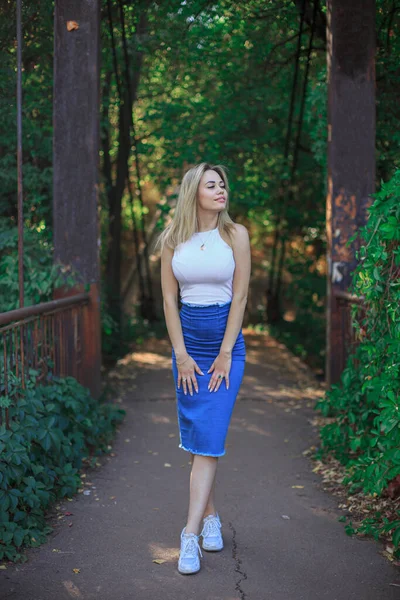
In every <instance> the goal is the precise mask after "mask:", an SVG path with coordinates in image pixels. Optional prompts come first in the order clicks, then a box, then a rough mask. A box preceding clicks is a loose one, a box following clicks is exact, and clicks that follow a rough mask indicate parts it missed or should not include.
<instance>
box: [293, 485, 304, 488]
mask: <svg viewBox="0 0 400 600" xmlns="http://www.w3.org/2000/svg"><path fill="white" fill-rule="evenodd" d="M292 488H298V489H303V488H304V485H292Z"/></svg>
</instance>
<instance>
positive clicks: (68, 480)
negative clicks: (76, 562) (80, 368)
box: [0, 370, 125, 562]
mask: <svg viewBox="0 0 400 600" xmlns="http://www.w3.org/2000/svg"><path fill="white" fill-rule="evenodd" d="M37 375H38V373H37V372H36V371H34V370H31V371H30V381H29V382H28V385H27V389H26V390H25V391H22V390H21V389H18V388H19V386H18V385H14V386H12V387H11V389H13V396H14V397H13V398H10V397H3V398H2V402H1V405H2V406H3V408H4V407H5V406H9V415H10V429H6V427H5V423H4V422H3V425H2V426H1V427H0V456H1V460H0V464H1V468H0V559H3V558H7V559H9V560H12V561H22V562H24V561H25V560H26V556H25V555H24V554H22V549H23V547H30V546H39V545H40V544H42V543H43V542H45V541H46V536H47V534H49V533H50V532H51V531H52V528H51V527H49V526H48V525H47V524H46V520H45V512H46V510H47V509H48V508H49V507H50V506H51V505H52V504H53V503H54V502H55V501H56V500H58V499H61V498H64V497H65V496H72V495H73V494H74V493H75V492H76V491H77V489H78V488H79V487H80V484H81V481H80V475H79V469H80V468H81V466H82V461H83V459H86V458H87V459H88V460H89V462H90V464H91V465H93V464H94V463H95V462H96V458H95V457H96V456H97V455H99V454H102V453H107V452H108V445H109V442H110V441H111V440H112V438H113V436H114V433H115V428H116V425H117V423H118V422H119V421H121V420H122V419H123V416H124V414H125V411H124V410H122V409H117V407H116V406H114V405H112V404H106V403H102V402H99V401H96V400H94V399H93V398H91V396H90V394H89V391H88V390H87V388H84V387H83V386H81V385H80V384H79V383H78V382H77V381H76V380H75V379H73V378H72V377H66V378H64V379H61V378H57V377H54V378H53V379H52V381H51V382H50V383H49V384H47V385H39V386H36V377H37ZM14 383H15V382H14Z"/></svg>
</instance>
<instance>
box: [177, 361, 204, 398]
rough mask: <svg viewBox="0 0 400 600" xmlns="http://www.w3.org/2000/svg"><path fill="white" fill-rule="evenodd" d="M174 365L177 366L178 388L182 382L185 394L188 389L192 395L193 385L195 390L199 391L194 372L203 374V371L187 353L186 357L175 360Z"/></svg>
mask: <svg viewBox="0 0 400 600" xmlns="http://www.w3.org/2000/svg"><path fill="white" fill-rule="evenodd" d="M176 366H177V368H178V381H177V384H178V390H179V388H180V386H181V383H182V387H183V393H184V394H185V395H186V394H187V390H188V389H189V393H190V395H191V396H193V387H194V389H195V390H196V392H198V391H199V387H198V385H197V379H196V375H195V373H198V374H199V375H204V373H203V371H202V370H201V369H200V367H199V366H198V364H197V363H196V361H195V360H194V359H193V358H192V357H191V356H190V355H189V354H188V355H187V357H186V358H184V359H183V360H180V361H179V363H178V362H177V363H176Z"/></svg>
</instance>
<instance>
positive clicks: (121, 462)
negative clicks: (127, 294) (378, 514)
mask: <svg viewBox="0 0 400 600" xmlns="http://www.w3.org/2000/svg"><path fill="white" fill-rule="evenodd" d="M246 342H247V349H248V360H247V365H246V373H245V380H244V383H243V387H242V390H241V394H240V398H239V399H238V401H237V404H236V406H235V410H234V414H233V417H232V422H231V428H230V431H229V434H228V448H227V454H226V456H225V457H223V458H221V459H220V461H219V466H218V487H217V501H218V508H219V512H220V514H221V517H222V521H223V533H224V537H225V549H224V550H223V552H221V553H214V554H209V553H204V558H203V560H202V569H201V571H200V573H198V574H197V575H193V576H189V577H188V576H186V577H185V576H182V575H180V574H179V573H178V572H177V570H176V562H177V558H178V553H179V534H180V531H181V529H182V527H183V525H184V518H185V516H186V509H187V487H188V476H189V465H188V455H187V454H186V453H185V452H184V451H183V450H181V449H179V448H178V447H177V445H178V431H177V423H176V413H175V403H174V398H173V394H172V390H173V382H172V376H171V371H170V346H169V344H168V342H163V341H161V342H160V341H152V342H150V343H147V344H146V346H145V347H144V348H143V351H141V352H136V353H134V354H133V355H131V356H128V357H126V359H124V361H122V364H121V365H120V366H119V368H118V370H117V372H116V374H115V377H114V380H115V381H116V382H118V383H119V385H120V387H121V389H123V390H124V395H121V397H120V398H119V399H118V401H119V402H120V403H121V406H122V407H124V408H125V409H126V410H127V416H126V420H125V421H124V423H123V424H122V425H121V427H120V431H119V433H118V434H117V438H116V440H115V444H114V447H113V456H108V457H102V458H101V461H100V462H101V463H102V465H103V466H102V467H101V468H99V469H96V470H92V471H91V472H88V473H87V475H86V478H85V486H84V488H85V490H86V491H89V490H90V494H88V495H84V494H83V492H82V493H79V494H77V495H76V496H75V497H74V498H73V500H72V501H70V502H69V501H64V502H62V503H61V504H60V505H59V510H58V511H56V510H55V511H54V512H53V513H52V514H51V521H52V522H53V523H56V529H55V531H54V533H53V534H52V535H51V537H50V538H49V541H48V543H46V544H45V545H43V546H42V547H40V548H37V549H32V550H29V551H28V556H29V560H28V561H27V562H26V563H24V564H20V565H12V566H9V567H8V568H7V570H6V571H0V598H1V600H3V599H5V598H7V599H9V600H56V599H57V600H64V599H65V600H67V599H71V598H78V599H85V600H89V599H90V600H92V599H93V600H128V599H129V600H160V599H162V600H189V599H191V598H193V599H194V598H195V599H196V600H325V599H326V600H360V599H361V600H393V599H395V598H400V587H396V586H395V585H390V584H399V583H400V575H399V572H398V569H397V568H395V567H394V566H393V565H391V564H390V563H388V562H387V561H386V560H385V559H384V558H383V557H382V556H381V555H380V554H379V551H380V549H381V546H380V544H379V543H376V542H374V541H371V540H366V539H364V540H360V539H357V538H350V537H348V536H347V535H346V534H345V531H344V527H343V524H342V523H339V522H338V521H337V518H338V517H339V516H340V515H341V514H342V513H341V511H340V510H338V509H337V508H336V506H337V500H336V499H335V498H334V497H331V496H329V495H328V494H327V493H325V492H323V491H322V490H321V487H320V478H319V476H318V475H316V474H314V473H313V472H312V463H311V462H310V460H309V459H308V458H307V457H306V456H305V455H304V454H303V452H304V451H305V450H307V449H308V448H309V447H310V445H312V444H313V443H314V444H315V443H318V436H317V430H316V429H315V428H314V427H313V425H312V423H311V420H312V417H313V416H314V414H315V413H314V411H313V410H312V406H313V403H314V401H315V399H316V397H317V396H318V394H320V393H321V390H318V386H317V384H315V382H313V380H311V379H310V376H309V375H308V372H307V369H306V368H305V367H304V366H302V365H301V363H299V362H298V361H296V360H295V361H292V360H291V357H290V355H289V353H288V351H287V350H286V349H284V348H283V347H282V346H280V345H279V344H277V343H276V342H275V341H274V340H271V339H270V338H268V337H266V336H257V335H254V334H253V335H251V334H246ZM293 486H304V487H298V488H296V487H293ZM65 511H68V512H71V513H72V515H69V516H63V517H62V518H58V517H59V516H61V515H63V514H64V513H65ZM284 516H285V517H289V518H285V517H284ZM70 524H72V525H70ZM55 550H56V551H55ZM155 559H161V560H163V561H165V562H163V563H162V564H157V563H154V562H153V561H154V560H155ZM73 569H80V572H79V573H74V572H73Z"/></svg>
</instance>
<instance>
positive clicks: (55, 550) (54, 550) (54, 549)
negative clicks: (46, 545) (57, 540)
mask: <svg viewBox="0 0 400 600" xmlns="http://www.w3.org/2000/svg"><path fill="white" fill-rule="evenodd" d="M52 552H60V551H59V549H58V548H53V550H52Z"/></svg>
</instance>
